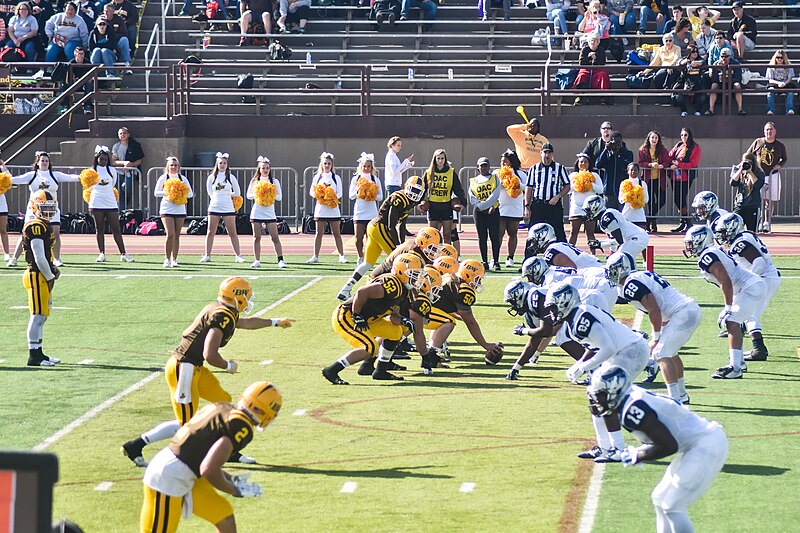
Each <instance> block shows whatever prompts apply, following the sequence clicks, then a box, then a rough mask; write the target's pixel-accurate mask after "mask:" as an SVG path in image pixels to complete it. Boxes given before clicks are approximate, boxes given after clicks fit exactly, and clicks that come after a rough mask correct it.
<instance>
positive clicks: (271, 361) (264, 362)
mask: <svg viewBox="0 0 800 533" xmlns="http://www.w3.org/2000/svg"><path fill="white" fill-rule="evenodd" d="M274 362H275V361H273V360H272V359H264V360H263V361H261V365H262V366H267V365H271V364H272V363H274Z"/></svg>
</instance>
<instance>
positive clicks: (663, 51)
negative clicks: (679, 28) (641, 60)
mask: <svg viewBox="0 0 800 533" xmlns="http://www.w3.org/2000/svg"><path fill="white" fill-rule="evenodd" d="M661 43H662V46H661V47H660V48H658V49H657V50H656V51H655V52H653V58H652V59H651V60H650V66H651V67H662V68H660V69H659V70H658V71H657V72H656V75H655V77H654V78H653V83H652V88H653V89H672V87H674V86H675V82H676V81H677V80H678V76H679V75H680V71H679V70H678V69H677V68H673V67H675V66H677V64H678V62H680V60H681V49H680V48H679V47H677V46H675V38H674V37H673V34H671V33H665V34H664V35H662V36H661ZM653 70H654V69H652V68H648V69H645V70H640V71H639V72H638V73H637V74H636V75H637V76H646V75H648V74H650V73H651V72H652V71H653Z"/></svg>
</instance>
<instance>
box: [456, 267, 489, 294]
mask: <svg viewBox="0 0 800 533" xmlns="http://www.w3.org/2000/svg"><path fill="white" fill-rule="evenodd" d="M485 273H486V271H485V270H484V268H483V265H482V264H480V263H479V262H478V261H476V260H474V259H467V260H466V261H464V262H463V263H461V266H460V267H458V277H459V278H461V280H462V281H464V282H466V283H467V284H468V285H469V286H471V287H472V288H473V289H475V292H480V291H481V290H483V286H482V285H481V283H482V282H483V275H484V274H485Z"/></svg>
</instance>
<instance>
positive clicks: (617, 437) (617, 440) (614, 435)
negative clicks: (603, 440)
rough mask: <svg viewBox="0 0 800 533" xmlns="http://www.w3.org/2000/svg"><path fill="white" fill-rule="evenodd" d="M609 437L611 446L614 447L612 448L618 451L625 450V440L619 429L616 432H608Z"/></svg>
mask: <svg viewBox="0 0 800 533" xmlns="http://www.w3.org/2000/svg"><path fill="white" fill-rule="evenodd" d="M609 436H610V437H611V444H613V445H614V448H616V449H618V450H624V449H625V438H624V437H623V436H622V430H621V429H618V430H617V431H610V432H609Z"/></svg>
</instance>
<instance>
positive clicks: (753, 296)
mask: <svg viewBox="0 0 800 533" xmlns="http://www.w3.org/2000/svg"><path fill="white" fill-rule="evenodd" d="M713 240H714V237H713V235H712V233H711V230H710V229H709V227H708V226H692V227H691V228H690V229H689V231H687V232H686V235H685V236H684V237H683V244H684V247H685V249H684V251H683V255H685V256H686V257H687V258H688V257H698V258H699V261H698V262H697V264H698V265H699V266H700V273H701V274H702V275H703V278H705V280H706V281H708V282H709V283H713V284H714V285H716V286H718V287H719V288H720V289H722V298H723V300H724V303H725V307H724V308H723V309H722V311H721V312H720V313H719V318H718V319H717V325H719V327H720V328H722V327H723V326H724V327H725V328H727V330H728V346H729V351H728V353H729V364H728V365H727V366H723V367H720V368H718V369H717V371H716V373H714V374H713V375H712V376H711V377H712V378H715V379H736V378H740V377H742V371H743V370H746V369H747V367H746V366H744V358H743V357H744V354H743V353H742V337H743V333H742V324H743V323H744V322H745V321H746V320H747V319H749V318H750V317H751V316H753V315H754V314H755V313H756V312H757V311H758V309H759V306H760V305H761V303H760V300H763V299H764V297H765V294H766V290H765V287H764V282H763V281H761V278H760V277H758V276H756V275H755V274H753V273H752V272H750V271H748V270H745V269H744V268H742V267H740V266H739V265H737V264H736V261H735V260H734V259H733V257H731V256H730V255H728V253H727V252H726V251H725V250H723V249H722V248H720V247H718V246H713V245H712V244H713ZM759 335H760V333H759Z"/></svg>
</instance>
